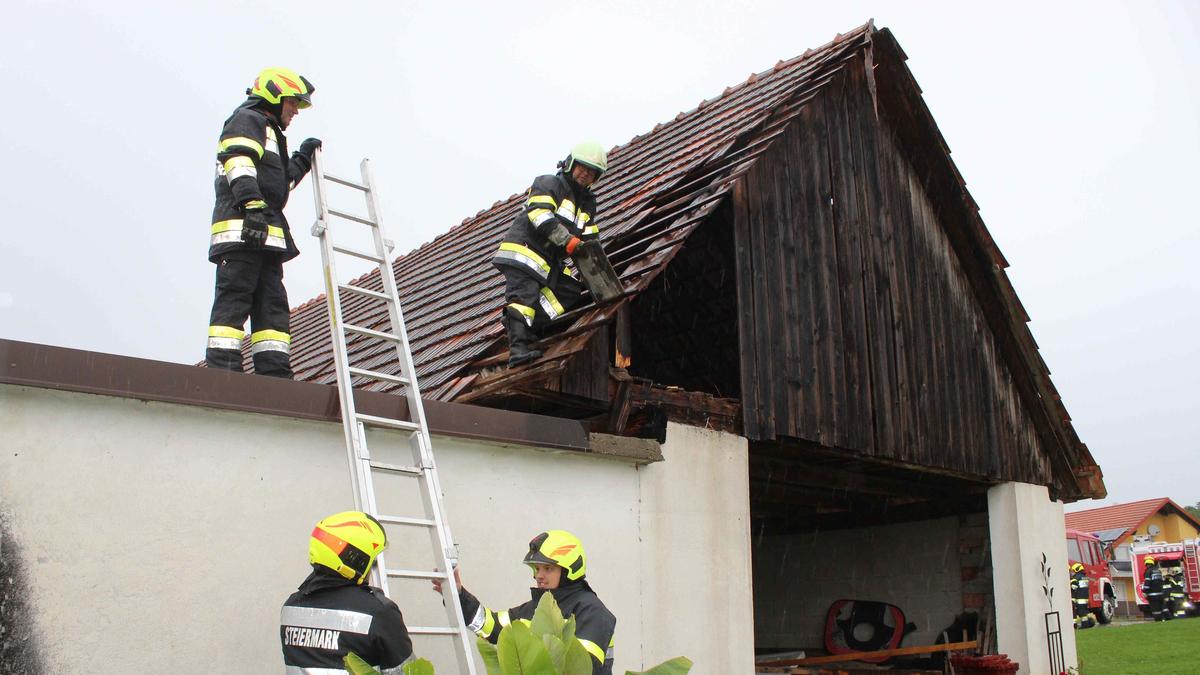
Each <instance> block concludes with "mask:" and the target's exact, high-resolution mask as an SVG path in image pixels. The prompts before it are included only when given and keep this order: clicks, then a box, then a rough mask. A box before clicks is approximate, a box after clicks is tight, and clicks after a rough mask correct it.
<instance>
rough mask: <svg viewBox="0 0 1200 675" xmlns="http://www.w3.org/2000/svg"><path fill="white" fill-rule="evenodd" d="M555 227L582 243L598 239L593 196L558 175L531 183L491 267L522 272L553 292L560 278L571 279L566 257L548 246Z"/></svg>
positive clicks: (560, 251) (583, 188) (598, 231)
mask: <svg viewBox="0 0 1200 675" xmlns="http://www.w3.org/2000/svg"><path fill="white" fill-rule="evenodd" d="M555 225H562V226H563V227H565V228H566V229H567V232H570V233H571V235H572V236H575V237H578V238H580V239H583V240H585V241H586V240H588V239H596V238H598V237H599V236H600V229H599V228H598V227H597V226H596V197H595V195H593V194H592V192H591V190H588V189H587V188H585V187H583V186H580V185H578V184H576V183H575V182H574V181H571V180H568V179H567V178H566V177H565V176H563V174H561V173H559V174H556V175H553V176H551V175H545V176H538V177H537V179H535V180H534V181H533V185H532V186H531V187H530V188H529V190H528V191H527V192H526V195H525V203H524V204H523V205H522V207H521V211H520V212H519V213H518V214H517V215H516V217H514V218H513V222H512V225H511V226H510V227H509V228H508V233H507V234H505V235H504V239H503V241H502V242H501V244H500V248H499V249H498V250H497V251H496V254H495V256H494V257H493V258H492V263H493V264H495V265H498V266H503V267H513V268H516V269H518V270H521V271H522V272H524V273H525V274H528V275H530V276H532V277H534V278H536V279H538V280H539V281H541V282H542V284H544V285H546V286H549V287H550V288H554V286H555V285H556V283H557V281H558V277H559V275H560V274H563V273H566V274H568V275H571V276H574V275H573V274H571V273H570V271H569V269H567V268H566V263H567V261H569V258H567V257H566V253H565V252H564V251H563V250H562V248H561V247H559V246H556V245H555V244H553V243H551V242H550V239H549V235H550V232H551V230H553V229H554V226H555Z"/></svg>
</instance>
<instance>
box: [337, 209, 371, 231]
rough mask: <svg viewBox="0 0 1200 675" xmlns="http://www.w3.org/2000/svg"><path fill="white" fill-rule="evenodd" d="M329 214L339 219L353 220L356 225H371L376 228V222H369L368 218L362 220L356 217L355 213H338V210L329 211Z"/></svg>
mask: <svg viewBox="0 0 1200 675" xmlns="http://www.w3.org/2000/svg"><path fill="white" fill-rule="evenodd" d="M329 213H330V215H334V216H337V217H338V218H345V219H346V220H353V221H354V222H356V223H362V224H363V225H370V226H371V227H375V221H373V220H367V219H366V218H361V217H359V216H356V215H354V214H353V213H346V212H345V211H338V210H337V209H329Z"/></svg>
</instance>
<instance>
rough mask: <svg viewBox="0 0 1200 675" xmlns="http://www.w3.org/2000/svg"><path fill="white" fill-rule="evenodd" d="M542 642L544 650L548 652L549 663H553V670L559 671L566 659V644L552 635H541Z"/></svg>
mask: <svg viewBox="0 0 1200 675" xmlns="http://www.w3.org/2000/svg"><path fill="white" fill-rule="evenodd" d="M542 644H544V645H546V651H548V652H550V663H552V664H554V670H555V671H556V672H559V673H561V672H562V669H563V664H564V663H565V662H566V660H567V646H566V645H565V644H563V641H562V640H559V639H558V638H556V637H554V636H553V635H543V636H542Z"/></svg>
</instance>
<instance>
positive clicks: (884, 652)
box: [754, 640, 978, 668]
mask: <svg viewBox="0 0 1200 675" xmlns="http://www.w3.org/2000/svg"><path fill="white" fill-rule="evenodd" d="M976 646H978V643H977V642H976V641H975V640H968V641H967V642H948V643H946V644H940V645H925V646H921V647H898V648H896V649H880V650H878V651H874V652H846V653H845V654H830V655H829V656H810V657H808V658H804V659H783V660H780V661H756V662H755V664H754V665H755V666H756V667H766V668H776V667H786V666H815V665H819V664H822V663H843V662H846V661H857V660H859V659H862V658H879V657H881V656H910V655H913V654H932V653H934V652H959V651H966V650H968V649H975V648H976Z"/></svg>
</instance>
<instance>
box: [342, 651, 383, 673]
mask: <svg viewBox="0 0 1200 675" xmlns="http://www.w3.org/2000/svg"><path fill="white" fill-rule="evenodd" d="M342 663H343V664H344V665H345V666H346V670H347V671H348V672H349V673H350V674H351V675H379V671H378V670H375V669H374V668H372V667H371V664H369V663H367V662H366V661H363V660H362V657H361V656H359V655H358V654H355V653H354V652H350V653H349V654H347V655H346V656H345V658H343V659H342Z"/></svg>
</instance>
